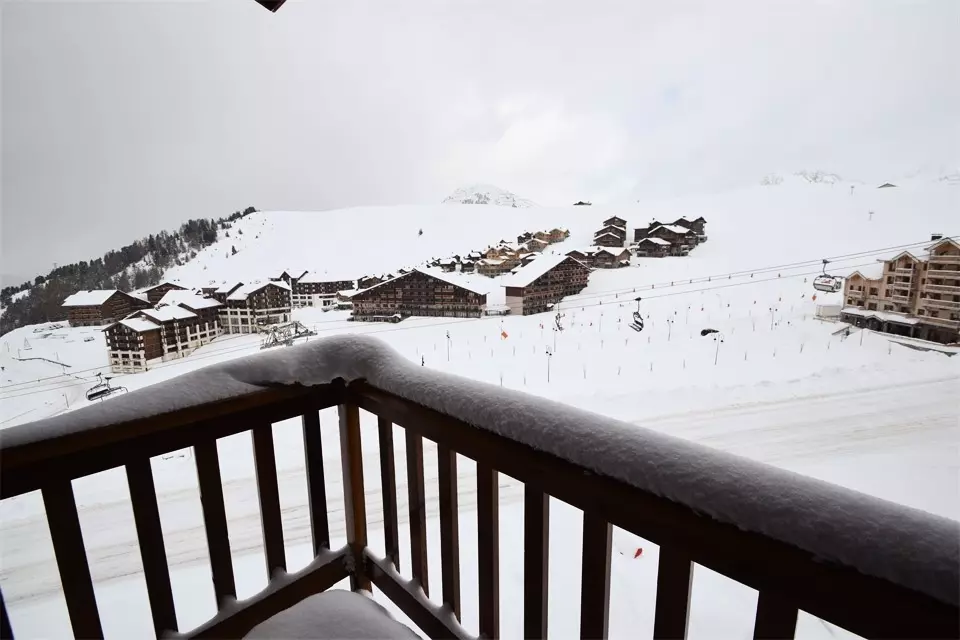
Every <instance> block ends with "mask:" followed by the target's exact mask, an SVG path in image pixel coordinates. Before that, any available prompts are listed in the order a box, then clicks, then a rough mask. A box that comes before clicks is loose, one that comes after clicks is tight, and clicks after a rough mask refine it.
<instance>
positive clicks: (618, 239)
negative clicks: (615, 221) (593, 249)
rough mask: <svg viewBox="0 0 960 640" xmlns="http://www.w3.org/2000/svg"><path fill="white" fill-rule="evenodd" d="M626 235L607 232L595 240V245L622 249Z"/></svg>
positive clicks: (597, 236) (595, 237)
mask: <svg viewBox="0 0 960 640" xmlns="http://www.w3.org/2000/svg"><path fill="white" fill-rule="evenodd" d="M625 237H626V234H619V233H611V232H609V231H605V232H603V233H601V234H600V235H596V236H594V238H593V244H595V245H597V246H600V247H622V246H623V243H624V238H625Z"/></svg>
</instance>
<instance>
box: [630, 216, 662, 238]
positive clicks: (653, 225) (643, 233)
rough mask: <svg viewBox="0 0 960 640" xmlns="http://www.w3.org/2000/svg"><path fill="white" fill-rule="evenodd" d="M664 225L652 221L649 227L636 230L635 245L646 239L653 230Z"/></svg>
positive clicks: (634, 235) (634, 234)
mask: <svg viewBox="0 0 960 640" xmlns="http://www.w3.org/2000/svg"><path fill="white" fill-rule="evenodd" d="M662 224H663V223H662V222H658V221H657V220H651V221H650V224H648V225H647V226H645V227H641V228H638V229H634V230H633V241H634V243H637V242H640V241H641V240H643V239H644V238H646V237H647V235H648V234H649V233H650V231H651V230H652V229H656V228H657V227H659V226H662Z"/></svg>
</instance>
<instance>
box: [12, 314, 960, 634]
mask: <svg viewBox="0 0 960 640" xmlns="http://www.w3.org/2000/svg"><path fill="white" fill-rule="evenodd" d="M928 320H929V319H928ZM328 408H331V411H336V413H337V416H338V427H339V451H340V456H339V460H340V462H339V464H338V468H336V469H332V468H326V469H325V468H324V456H323V453H322V445H321V440H320V420H321V418H320V411H321V410H324V409H328ZM332 408H335V409H332ZM324 415H327V414H326V413H324ZM291 418H297V419H299V421H300V422H301V424H302V436H303V451H304V459H305V470H304V481H305V483H306V486H307V488H308V494H307V495H308V504H309V516H308V522H305V523H304V525H305V526H309V530H310V532H311V535H312V551H313V557H314V560H313V561H312V562H311V563H310V564H309V565H307V566H306V568H304V569H302V570H300V571H297V572H288V570H287V566H288V564H287V558H286V551H285V547H284V531H283V524H282V519H281V506H280V499H279V492H278V473H277V464H276V458H275V453H274V440H273V431H272V425H273V424H275V423H278V422H280V421H283V420H288V419H291ZM395 428H396V430H397V431H398V432H399V433H402V434H403V435H402V437H401V438H402V439H401V442H400V443H399V445H398V446H397V448H400V447H402V448H403V450H404V451H405V464H404V465H402V467H401V468H402V469H404V470H405V471H404V473H405V474H406V484H407V492H409V499H408V500H407V501H406V503H407V504H408V505H409V506H408V507H406V509H405V513H403V514H401V513H400V512H399V509H400V507H401V506H404V503H403V502H402V501H401V502H398V498H397V475H398V474H397V471H396V469H397V465H396V464H395V458H396V455H395V444H397V443H395V442H394V432H395ZM243 433H249V434H250V436H249V437H250V442H251V445H252V451H253V459H254V471H255V477H256V485H255V486H256V489H253V485H252V486H251V489H252V492H253V495H251V496H249V499H251V500H254V501H256V502H257V503H258V504H259V507H260V516H261V526H262V534H263V551H264V554H263V555H264V558H265V570H266V572H267V575H268V576H269V577H270V582H269V585H268V586H267V588H266V589H265V590H263V591H262V592H260V593H259V594H257V595H255V596H253V597H250V598H247V599H244V600H237V597H236V596H237V586H236V582H235V577H234V561H233V557H232V556H231V551H230V539H229V535H228V526H227V515H226V511H225V506H224V486H223V483H222V482H221V475H220V467H219V459H218V446H217V443H218V440H219V439H222V438H225V437H227V436H232V435H236V434H243ZM425 441H432V442H434V443H436V455H437V461H438V477H437V478H436V487H437V491H438V492H439V527H438V529H437V531H438V532H439V534H438V538H433V537H431V543H436V542H439V545H438V546H439V554H437V556H436V558H438V559H439V565H440V566H439V572H437V573H436V574H435V575H439V576H440V581H439V583H434V582H431V581H429V580H428V573H429V572H428V556H429V558H430V561H433V558H434V556H433V555H432V554H428V553H427V548H428V547H427V515H428V514H427V507H426V502H425V477H424V463H423V458H424V442H425ZM362 443H363V444H362ZM597 443H607V444H609V445H610V446H598V445H597ZM184 448H192V450H193V455H194V462H195V466H196V473H197V480H198V484H199V488H200V493H199V496H200V507H201V510H202V517H203V526H202V527H201V528H199V529H198V530H197V532H196V534H195V535H197V536H203V537H204V539H205V540H206V545H207V549H208V552H209V558H210V565H209V566H210V580H211V583H212V587H213V592H214V593H215V595H216V602H217V605H218V608H219V613H218V614H217V615H216V616H215V617H212V618H211V619H210V620H208V621H207V622H206V623H204V624H202V625H201V626H200V627H198V628H194V629H178V626H177V612H176V609H175V605H174V598H173V596H172V587H171V576H170V571H169V567H168V564H167V560H166V555H165V554H166V552H165V539H164V534H163V532H162V530H161V525H160V515H159V512H158V504H157V492H156V490H155V485H154V480H153V475H152V470H151V458H152V457H156V456H161V455H164V454H166V453H168V452H171V451H178V450H181V449H184ZM432 450H433V449H432V448H429V449H428V451H432ZM362 452H363V454H364V455H361V453H362ZM458 454H459V455H460V456H464V457H466V458H469V459H471V460H473V461H475V462H476V466H475V471H474V470H473V469H474V467H473V465H470V467H469V469H470V471H469V474H468V475H464V473H465V472H466V470H465V469H461V473H459V474H458V462H457V460H458ZM0 457H2V461H3V464H2V466H0V498H2V499H9V498H12V497H14V496H18V495H22V494H25V493H27V492H32V491H40V492H42V496H43V503H44V505H45V509H46V515H47V519H48V520H49V524H50V530H51V539H52V543H53V548H54V551H55V556H56V559H57V566H58V569H59V572H60V577H61V582H62V588H63V596H64V599H65V602H66V606H67V611H68V614H69V620H70V623H71V625H72V632H73V634H74V635H75V636H77V637H82V638H93V637H102V635H103V630H104V627H103V624H102V622H101V610H100V609H99V608H98V601H97V598H96V597H95V595H94V588H93V586H92V581H91V567H90V564H89V562H88V558H87V554H86V553H85V548H84V541H83V533H82V532H81V527H80V522H79V517H78V510H77V504H76V501H75V499H74V494H73V489H72V484H71V481H72V480H73V479H76V478H80V477H83V476H87V475H90V474H93V473H98V472H101V471H105V470H108V469H114V468H118V467H122V468H123V469H124V470H125V473H126V478H127V482H128V485H129V493H130V507H131V509H132V513H133V516H134V521H135V525H136V532H137V537H138V539H139V545H140V554H141V557H142V560H143V576H144V581H145V584H146V588H147V589H146V591H147V596H148V598H149V604H150V615H151V620H150V621H149V622H148V624H149V625H150V626H151V627H152V628H153V630H154V632H155V633H156V635H157V637H161V636H170V635H174V636H177V637H188V638H195V637H217V638H229V637H242V636H244V635H246V634H247V633H249V632H250V631H251V630H252V629H254V628H255V627H258V625H262V624H263V623H268V624H269V623H270V622H271V621H275V620H277V619H278V616H287V617H290V616H293V617H295V618H296V619H297V620H298V621H299V623H300V624H301V627H300V628H301V629H310V630H311V631H310V634H311V637H323V635H324V629H325V628H326V624H327V623H328V622H329V620H330V618H331V617H332V618H336V619H337V620H338V621H340V622H344V620H346V623H347V624H353V623H354V622H355V623H356V624H357V625H360V626H362V625H363V624H367V623H371V620H369V619H365V620H360V619H354V618H351V617H350V616H356V614H355V613H350V611H352V610H353V609H352V608H351V607H352V606H353V605H351V607H346V608H343V609H342V610H341V609H340V608H339V605H338V604H337V603H341V604H342V603H344V602H346V601H348V600H350V598H361V599H362V601H363V602H366V603H367V605H368V604H369V601H368V600H366V599H363V598H362V596H359V595H353V594H350V592H349V591H333V592H330V593H325V592H327V591H328V590H329V589H331V587H333V586H334V585H336V584H338V583H339V582H341V581H342V580H348V581H349V588H350V590H352V591H355V592H365V593H370V592H371V591H372V590H373V588H376V597H377V598H382V599H386V600H389V601H391V602H392V603H393V605H395V607H396V608H397V609H398V610H400V611H402V612H403V613H404V614H405V616H406V617H407V618H408V619H409V621H410V622H411V624H412V625H414V626H415V627H416V628H417V629H418V630H419V632H420V633H422V634H423V635H424V636H429V637H432V638H475V637H478V636H479V637H485V638H496V637H500V636H501V635H502V636H504V637H525V638H543V637H546V636H547V634H548V631H550V632H555V631H556V630H548V628H547V611H548V606H550V602H551V599H552V598H556V597H558V595H562V592H563V591H567V590H570V591H572V592H574V593H576V594H578V595H577V596H574V597H575V598H577V599H579V607H580V609H579V619H580V622H579V625H580V626H579V629H576V630H569V629H567V630H561V631H564V632H565V633H567V634H568V635H573V634H578V635H579V637H583V638H604V637H607V635H608V631H609V628H608V626H609V625H608V621H609V603H610V598H609V594H610V590H611V554H612V553H615V550H614V549H613V547H612V537H611V536H612V529H613V527H619V528H621V529H624V530H626V531H629V532H631V533H633V534H635V535H637V536H640V537H642V538H644V539H646V540H649V541H650V542H651V543H652V544H655V545H659V547H660V549H659V564H658V568H657V579H656V596H655V598H654V597H653V596H651V597H650V602H647V601H646V600H645V599H644V598H640V597H639V596H637V601H636V603H635V606H636V607H638V608H643V607H650V609H651V611H652V612H653V620H654V625H653V636H654V637H656V638H683V637H686V634H687V621H688V618H689V612H690V607H691V593H692V592H691V588H692V584H693V579H694V575H695V573H694V571H693V568H694V566H695V565H700V566H702V567H707V568H709V569H711V570H713V571H715V572H718V573H720V574H723V575H725V576H726V577H728V578H730V579H731V580H734V581H737V582H739V583H742V584H744V585H747V586H748V587H751V588H752V589H755V590H756V591H757V592H758V597H757V604H756V610H755V611H752V612H749V613H748V614H747V615H752V616H753V617H754V632H753V635H754V637H755V638H792V637H793V636H794V634H795V632H796V628H797V619H798V612H799V611H801V610H802V611H804V612H806V613H808V614H810V615H813V616H816V617H817V618H820V619H821V620H825V621H827V622H830V623H833V624H835V625H838V626H839V627H842V628H843V629H846V630H848V631H850V632H851V633H853V634H856V635H859V636H862V637H865V638H874V637H876V638H908V637H909V638H946V637H951V638H956V637H957V636H958V634H960V607H958V605H960V545H958V540H960V524H958V523H957V522H954V521H952V520H949V519H946V518H942V517H939V516H934V515H931V514H928V513H925V512H922V511H919V510H916V509H911V508H907V507H904V506H900V505H897V504H894V503H891V502H887V501H884V500H880V499H878V498H874V497H871V496H867V495H864V494H861V493H858V492H855V491H852V490H849V489H845V488H842V487H839V486H833V485H830V484H828V483H824V482H821V481H817V480H813V479H810V478H806V477H803V476H800V475H797V474H794V473H789V472H785V471H781V470H779V469H776V468H773V467H770V466H767V465H764V464H761V463H757V462H753V461H751V460H747V459H745V458H740V457H737V456H733V455H730V454H727V453H723V452H719V451H716V450H713V449H710V448H708V447H706V446H703V445H699V444H695V443H691V442H687V441H683V440H680V439H678V438H673V437H671V436H668V435H664V434H660V433H656V432H653V431H649V430H647V429H644V428H641V427H638V426H636V425H633V424H628V423H624V422H620V421H617V420H613V419H610V418H606V417H603V416H600V415H597V414H593V413H589V412H586V411H582V410H579V409H575V408H572V407H569V406H566V405H564V404H561V403H558V402H554V401H549V400H545V399H542V398H538V397H534V396H531V395H527V394H524V393H521V392H519V391H512V390H506V389H502V388H500V387H497V386H494V385H487V384H483V383H478V382H473V381H470V380H466V379H463V378H460V377H457V376H450V375H446V374H443V373H439V372H436V371H432V370H430V369H427V368H424V367H421V366H420V363H416V364H413V363H410V362H408V361H407V360H406V359H404V358H403V357H402V356H400V355H399V354H398V353H397V352H395V351H393V350H392V349H391V348H390V347H388V346H386V344H385V343H383V342H381V341H379V340H377V339H376V338H373V337H369V336H356V335H354V336H338V337H333V338H328V339H323V340H317V341H314V342H311V343H308V344H304V345H300V346H297V347H292V348H289V349H285V350H284V351H283V352H282V353H265V354H258V355H257V356H252V357H249V358H245V359H238V360H233V361H231V362H228V363H222V364H215V365H212V366H209V367H206V368H204V369H200V370H197V371H194V372H191V373H187V374H185V375H183V376H181V377H179V378H175V379H172V380H169V381H166V382H161V383H158V384H156V385H154V386H151V387H147V388H144V389H141V390H137V391H133V392H131V393H129V394H126V395H124V396H121V397H117V398H113V399H110V400H108V401H106V402H103V403H101V404H98V405H96V406H91V407H88V408H84V409H80V410H78V411H75V412H73V413H67V414H63V415H61V416H57V417H54V418H50V419H46V420H42V421H38V422H35V423H31V424H26V425H21V426H16V427H11V428H9V429H7V430H5V431H3V437H2V439H0ZM371 460H372V461H374V462H373V464H372V465H371ZM365 465H369V466H372V467H373V468H372V469H371V468H369V466H368V468H367V469H366V470H365V468H364V467H365ZM371 472H372V475H371ZM333 474H336V475H337V476H339V484H342V496H340V495H337V496H334V497H333V498H334V500H336V501H337V502H338V503H339V508H338V509H336V510H332V511H330V512H329V513H328V509H327V499H328V497H329V496H328V495H327V489H326V488H325V486H326V485H325V480H324V478H325V477H327V478H329V477H332V476H333ZM500 474H504V475H506V476H510V477H512V478H514V479H516V480H517V481H519V482H521V483H523V486H522V496H521V498H520V499H521V500H522V502H523V512H524V517H523V525H522V526H523V536H522V540H517V541H509V542H508V541H506V540H503V541H501V539H500V534H499V530H500V529H499V505H500V499H499V494H498V492H499V486H500V483H499V480H498V478H499V475H500ZM371 477H372V478H374V479H375V480H374V482H373V483H371V482H370V478H371ZM426 480H429V481H430V482H433V480H432V479H430V478H426ZM371 485H372V486H371ZM461 491H464V492H466V493H468V494H469V495H470V496H471V497H470V501H471V503H473V504H475V505H476V506H475V507H474V506H473V504H471V505H470V509H469V510H467V511H466V512H464V511H463V510H461V509H460V508H459V503H458V500H459V496H460V493H461ZM551 497H553V498H556V499H559V500H562V501H564V502H566V503H568V504H570V505H572V506H574V507H576V508H578V509H580V510H582V514H583V516H582V527H583V529H582V531H583V533H582V544H581V546H580V548H576V549H566V550H564V554H563V555H562V556H561V557H551V555H550V554H551V552H553V553H555V552H557V549H552V548H551V545H550V544H549V532H550V510H549V504H550V502H549V499H550V498H551ZM341 499H342V502H340V500H341ZM381 505H382V506H381ZM94 517H95V516H91V518H94ZM332 518H337V519H340V522H334V521H332V520H331V519H332ZM401 521H408V522H409V531H410V542H411V544H410V548H409V554H408V553H407V549H406V547H405V546H404V548H403V549H401V545H400V536H399V535H398V531H399V525H398V523H400V522H401ZM381 523H382V524H381ZM84 525H85V527H84V529H83V531H84V532H88V531H89V530H90V529H89V528H87V527H86V525H91V526H96V522H94V521H86V520H85V522H84ZM332 526H337V527H340V526H344V527H345V528H346V541H347V542H346V545H345V546H343V547H341V548H331V546H330V530H331V527H332ZM371 526H375V527H377V530H378V531H379V529H380V528H381V527H382V530H383V539H384V546H383V549H384V552H385V553H384V555H379V554H378V553H376V552H375V551H374V550H372V549H371V548H370V546H369V545H368V527H371ZM403 526H404V528H406V527H407V526H408V525H406V524H404V525H403ZM466 528H471V529H474V531H475V535H474V536H473V537H474V539H476V540H477V550H476V553H477V567H478V574H477V578H476V580H477V582H476V586H477V589H476V593H477V603H476V606H477V611H478V616H477V621H476V626H475V627H472V628H470V629H467V628H465V627H464V626H463V624H462V620H463V618H462V611H461V589H460V586H461V577H462V576H461V571H460V563H461V552H460V549H459V539H460V538H459V532H460V531H461V530H463V529H466ZM433 535H434V534H433V533H432V532H431V536H433ZM501 544H518V545H522V548H523V566H522V574H520V573H517V574H515V573H513V572H511V573H509V574H501V573H500V572H499V567H500V563H499V560H498V558H499V550H500V548H501V546H500V545H501ZM552 562H573V563H575V566H576V572H577V574H579V576H580V577H579V584H559V583H557V582H556V581H550V580H549V579H548V571H547V568H548V565H549V564H550V563H552ZM518 575H522V577H518ZM503 580H518V581H522V593H523V596H522V610H523V617H522V624H519V623H518V627H519V626H522V628H513V626H512V624H513V623H512V622H511V627H510V628H506V627H501V623H502V622H505V621H502V620H501V618H500V611H499V606H500V590H499V588H500V584H501V582H502V581H503ZM351 602H357V601H351ZM367 605H364V606H367ZM553 606H556V603H554V605H553ZM331 608H332V610H333V614H331ZM0 613H2V619H0V632H2V634H0V635H2V637H3V638H8V637H13V636H14V635H15V634H16V631H17V629H16V626H17V625H16V619H14V620H12V621H11V619H10V617H9V616H8V615H7V609H6V608H5V607H4V606H3V600H2V599H0ZM381 615H383V616H386V615H387V614H385V613H382V614H381V613H377V612H372V613H369V616H371V617H373V618H377V616H381ZM360 617H365V616H360ZM391 622H395V621H392V620H391ZM396 624H397V625H399V622H397V623H396ZM177 634H180V635H179V636H178V635H177ZM261 637H263V636H261ZM393 637H401V634H400V632H399V631H397V633H396V635H394V636H393ZM402 637H406V636H402Z"/></svg>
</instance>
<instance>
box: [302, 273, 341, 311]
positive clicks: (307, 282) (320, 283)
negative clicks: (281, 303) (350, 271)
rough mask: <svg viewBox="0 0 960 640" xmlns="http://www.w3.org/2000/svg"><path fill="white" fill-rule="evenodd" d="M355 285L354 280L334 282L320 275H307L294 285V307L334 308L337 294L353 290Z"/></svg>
mask: <svg viewBox="0 0 960 640" xmlns="http://www.w3.org/2000/svg"><path fill="white" fill-rule="evenodd" d="M354 285H355V281H354V280H333V279H331V278H329V277H327V276H324V275H321V274H318V273H313V272H308V273H305V274H303V275H302V276H300V277H299V278H297V279H296V280H295V281H294V283H293V285H292V286H293V306H294V307H321V308H330V307H334V306H336V304H337V294H338V293H339V292H341V291H348V290H350V289H353V288H354Z"/></svg>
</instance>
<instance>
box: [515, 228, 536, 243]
mask: <svg viewBox="0 0 960 640" xmlns="http://www.w3.org/2000/svg"><path fill="white" fill-rule="evenodd" d="M532 237H533V234H532V233H530V232H529V231H524V232H523V233H521V234H520V235H519V236H517V244H523V243H525V242H526V241H527V240H529V239H530V238H532Z"/></svg>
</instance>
